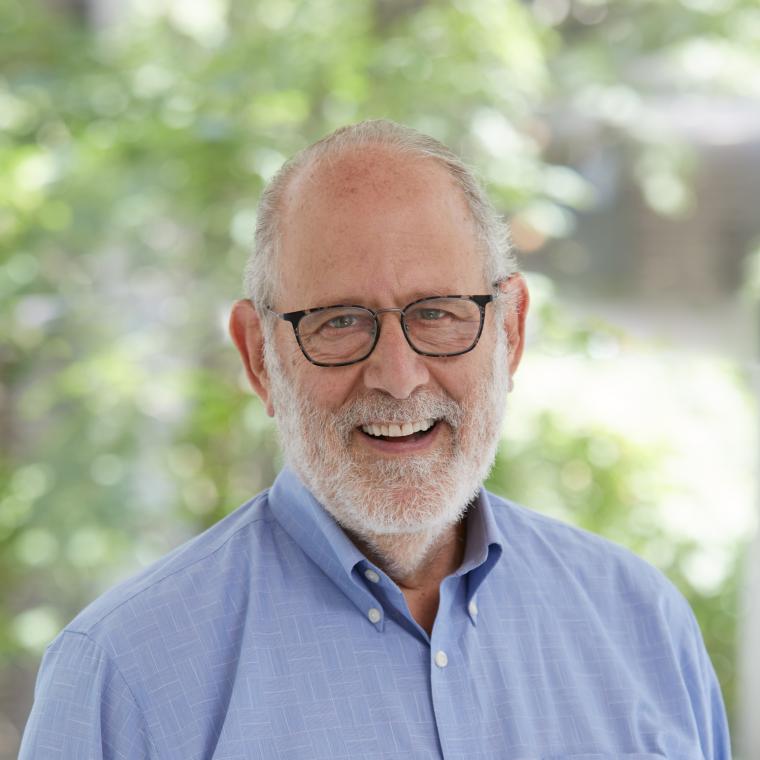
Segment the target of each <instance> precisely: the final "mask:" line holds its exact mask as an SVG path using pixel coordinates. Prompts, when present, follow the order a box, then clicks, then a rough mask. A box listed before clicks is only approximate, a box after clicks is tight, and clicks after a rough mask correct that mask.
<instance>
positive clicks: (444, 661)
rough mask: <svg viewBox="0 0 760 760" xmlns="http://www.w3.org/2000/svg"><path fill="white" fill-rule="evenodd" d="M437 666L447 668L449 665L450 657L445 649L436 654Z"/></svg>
mask: <svg viewBox="0 0 760 760" xmlns="http://www.w3.org/2000/svg"><path fill="white" fill-rule="evenodd" d="M435 664H436V665H437V666H438V667H439V668H445V667H446V666H447V665H448V664H449V657H448V655H447V654H446V652H444V651H443V649H439V650H438V651H437V652H436V653H435Z"/></svg>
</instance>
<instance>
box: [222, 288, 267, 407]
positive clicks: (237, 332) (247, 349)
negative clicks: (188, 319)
mask: <svg viewBox="0 0 760 760" xmlns="http://www.w3.org/2000/svg"><path fill="white" fill-rule="evenodd" d="M230 336H231V337H232V341H233V343H234V344H235V345H236V346H237V350H238V351H239V353H240V358H241V359H242V360H243V367H245V374H246V375H247V376H248V381H249V382H250V384H251V387H252V388H253V390H254V391H255V393H256V395H257V396H258V397H259V398H260V399H261V400H262V401H263V402H264V406H265V407H266V410H267V414H268V415H269V416H270V417H274V407H273V406H272V395H271V393H270V390H269V388H270V385H269V375H268V374H267V371H266V367H265V366H264V332H263V330H262V327H261V318H260V317H259V314H258V312H257V311H256V309H255V308H254V306H253V304H252V303H251V302H250V301H248V300H241V301H237V302H236V303H235V305H234V306H233V307H232V313H231V314H230Z"/></svg>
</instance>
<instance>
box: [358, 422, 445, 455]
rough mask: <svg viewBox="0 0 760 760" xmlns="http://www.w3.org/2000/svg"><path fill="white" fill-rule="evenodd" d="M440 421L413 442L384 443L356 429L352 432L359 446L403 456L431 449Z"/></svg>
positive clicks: (437, 433)
mask: <svg viewBox="0 0 760 760" xmlns="http://www.w3.org/2000/svg"><path fill="white" fill-rule="evenodd" d="M443 424H444V423H443V422H441V421H440V420H439V421H438V422H436V424H435V425H433V427H432V428H430V432H429V433H428V434H427V435H426V436H423V437H422V438H418V439H416V440H413V441H398V440H396V441H393V440H391V441H386V440H384V439H382V438H373V437H372V436H369V435H367V434H366V433H363V432H362V431H361V430H359V429H358V428H357V429H356V430H354V436H355V438H357V439H358V441H359V443H360V445H361V446H364V447H366V448H368V449H370V450H371V451H374V452H377V453H379V454H385V455H404V454H421V453H425V452H426V451H429V450H430V449H432V448H433V446H434V445H435V443H436V440H437V439H438V436H439V434H440V431H441V427H442V426H443Z"/></svg>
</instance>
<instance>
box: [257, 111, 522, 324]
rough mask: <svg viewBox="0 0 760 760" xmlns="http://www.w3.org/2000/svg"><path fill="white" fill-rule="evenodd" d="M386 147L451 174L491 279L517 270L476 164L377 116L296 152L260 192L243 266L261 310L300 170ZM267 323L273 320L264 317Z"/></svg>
mask: <svg viewBox="0 0 760 760" xmlns="http://www.w3.org/2000/svg"><path fill="white" fill-rule="evenodd" d="M367 146H380V147H386V148H390V149H392V150H394V151H395V152H397V153H400V154H402V155H404V156H408V157H409V158H411V159H414V158H429V159H432V160H433V161H436V162H437V163H439V164H440V165H441V166H442V167H443V168H444V169H446V171H447V172H448V173H449V174H450V176H451V177H452V179H453V180H454V182H455V184H456V185H457V187H459V188H460V189H461V190H462V193H463V194H464V198H465V201H466V203H467V207H468V208H469V210H470V214H471V215H472V220H473V222H474V226H475V230H476V234H477V236H478V239H479V241H480V243H481V245H482V248H483V250H484V254H485V274H486V277H487V278H488V282H496V281H498V280H503V279H505V278H507V277H509V276H510V275H511V274H513V273H514V272H516V271H517V262H516V260H515V255H514V252H513V250H512V246H511V244H510V239H509V229H508V227H507V224H506V222H505V221H504V219H502V217H500V216H499V214H498V213H497V212H496V210H495V209H494V207H493V205H492V204H491V202H490V200H489V199H488V196H487V195H486V193H485V191H484V190H483V188H482V187H481V185H480V183H479V182H478V180H477V179H476V177H475V175H474V174H473V172H472V170H471V169H470V168H469V167H467V166H466V165H465V163H464V162H463V161H462V160H461V159H460V158H459V156H457V155H456V154H455V153H454V152H453V151H451V150H450V149H449V148H447V147H446V146H445V145H444V144H443V143H441V142H439V141H438V140H436V139H434V138H433V137H430V136H428V135H425V134H423V133H422V132H418V131H417V130H415V129H412V128H411V127H406V126H404V125H402V124H397V123H396V122H393V121H389V120H387V119H376V120H371V121H362V122H359V123H358V124H351V125H349V126H346V127H341V128H340V129H337V130H336V131H335V132H333V133H332V134H329V135H327V137H324V138H322V139H321V140H319V141H318V142H316V143H314V144H313V145H309V146H308V147H306V148H304V149H303V150H301V151H299V152H298V153H296V155H295V156H293V157H292V158H291V159H290V160H289V161H287V162H286V163H285V164H283V166H282V167H281V168H280V170H279V171H278V172H277V174H275V175H274V177H273V178H272V180H271V181H270V182H269V184H268V185H267V187H266V188H265V189H264V192H263V193H262V196H261V200H260V201H259V207H258V214H257V219H256V237H255V242H254V247H253V251H252V252H251V254H250V256H249V257H248V261H247V263H246V267H245V281H244V287H245V293H246V295H247V297H248V298H250V299H251V300H252V301H253V303H254V304H255V305H256V307H257V308H258V309H259V313H260V314H262V316H264V313H266V309H265V307H267V306H271V305H272V304H273V303H274V299H275V295H276V290H277V274H278V272H277V260H278V255H279V242H280V229H279V221H280V214H281V211H282V208H283V205H284V204H283V196H284V194H285V192H286V190H287V188H288V186H289V185H290V183H291V182H292V181H293V179H294V178H295V177H296V176H297V174H298V173H299V172H300V171H302V170H303V169H304V168H305V167H307V166H309V165H310V164H312V163H315V162H317V161H319V160H320V159H322V158H324V157H326V156H334V155H336V154H338V153H340V152H341V151H343V150H346V149H349V148H355V147H367ZM263 321H264V324H265V325H267V324H268V323H269V320H268V319H266V317H265V318H264V320H263Z"/></svg>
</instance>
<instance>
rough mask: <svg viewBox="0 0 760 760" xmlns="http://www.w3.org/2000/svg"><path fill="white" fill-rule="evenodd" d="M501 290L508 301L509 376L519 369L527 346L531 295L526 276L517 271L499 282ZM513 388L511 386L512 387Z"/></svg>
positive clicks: (506, 327) (505, 327)
mask: <svg viewBox="0 0 760 760" xmlns="http://www.w3.org/2000/svg"><path fill="white" fill-rule="evenodd" d="M499 290H501V292H502V293H503V294H504V297H505V298H506V301H507V313H506V316H505V319H504V329H505V330H506V332H507V340H508V341H509V377H510V385H511V384H512V376H513V375H514V373H515V372H516V371H517V367H518V366H519V364H520V359H521V358H522V352H523V348H524V347H525V318H526V316H527V314H528V305H529V303H530V296H529V294H528V286H527V285H526V284H525V278H524V277H523V276H522V275H521V274H519V273H515V274H513V275H512V276H511V277H509V278H508V279H506V280H504V281H503V282H501V283H500V284H499ZM510 390H511V387H510Z"/></svg>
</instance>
